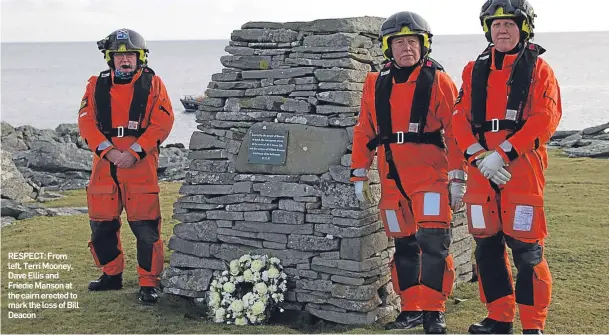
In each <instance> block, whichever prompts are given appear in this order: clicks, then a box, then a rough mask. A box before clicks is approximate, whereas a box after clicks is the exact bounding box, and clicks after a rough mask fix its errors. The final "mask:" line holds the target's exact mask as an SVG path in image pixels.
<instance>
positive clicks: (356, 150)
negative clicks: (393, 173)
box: [351, 74, 376, 181]
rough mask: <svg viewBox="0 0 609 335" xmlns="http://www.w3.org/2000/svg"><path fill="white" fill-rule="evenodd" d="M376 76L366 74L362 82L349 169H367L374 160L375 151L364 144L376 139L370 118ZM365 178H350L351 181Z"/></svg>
mask: <svg viewBox="0 0 609 335" xmlns="http://www.w3.org/2000/svg"><path fill="white" fill-rule="evenodd" d="M375 83H376V75H374V74H368V76H367V77H366V81H365V82H364V89H363V94H362V102H361V108H360V112H359V116H358V121H357V124H356V125H355V127H354V128H353V150H352V154H351V169H369V168H370V166H371V165H372V161H373V160H374V154H375V152H376V150H368V147H366V144H368V142H369V141H370V140H372V139H373V138H375V137H376V129H375V128H374V122H373V120H372V118H373V117H374V116H373V115H372V110H373V104H374V87H375ZM362 179H367V178H361V177H360V178H358V177H352V178H351V181H356V180H362Z"/></svg>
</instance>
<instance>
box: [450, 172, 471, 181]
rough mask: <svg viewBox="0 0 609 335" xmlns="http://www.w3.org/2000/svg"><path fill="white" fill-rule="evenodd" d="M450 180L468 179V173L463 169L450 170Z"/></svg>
mask: <svg viewBox="0 0 609 335" xmlns="http://www.w3.org/2000/svg"><path fill="white" fill-rule="evenodd" d="M448 180H449V181H453V180H458V181H466V180H467V173H465V171H463V170H451V171H448Z"/></svg>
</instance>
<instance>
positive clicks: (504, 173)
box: [491, 167, 512, 185]
mask: <svg viewBox="0 0 609 335" xmlns="http://www.w3.org/2000/svg"><path fill="white" fill-rule="evenodd" d="M510 179H512V174H511V173H509V172H508V170H506V169H505V168H503V167H502V168H500V169H499V170H497V173H495V174H494V175H493V176H492V177H491V181H492V182H493V183H495V184H497V185H503V184H507V182H508V181H510Z"/></svg>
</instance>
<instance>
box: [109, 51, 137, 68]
mask: <svg viewBox="0 0 609 335" xmlns="http://www.w3.org/2000/svg"><path fill="white" fill-rule="evenodd" d="M112 57H113V58H114V66H115V67H116V69H118V70H119V71H120V72H133V71H135V69H136V67H137V53H135V52H116V53H114V55H113V56H112Z"/></svg>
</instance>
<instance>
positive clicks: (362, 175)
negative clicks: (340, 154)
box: [349, 168, 368, 182]
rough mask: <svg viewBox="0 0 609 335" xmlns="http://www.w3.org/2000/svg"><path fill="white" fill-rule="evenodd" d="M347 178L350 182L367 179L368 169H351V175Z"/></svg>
mask: <svg viewBox="0 0 609 335" xmlns="http://www.w3.org/2000/svg"><path fill="white" fill-rule="evenodd" d="M349 180H350V181H352V182H356V181H365V180H368V169H364V168H357V169H351V177H350V179H349Z"/></svg>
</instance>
